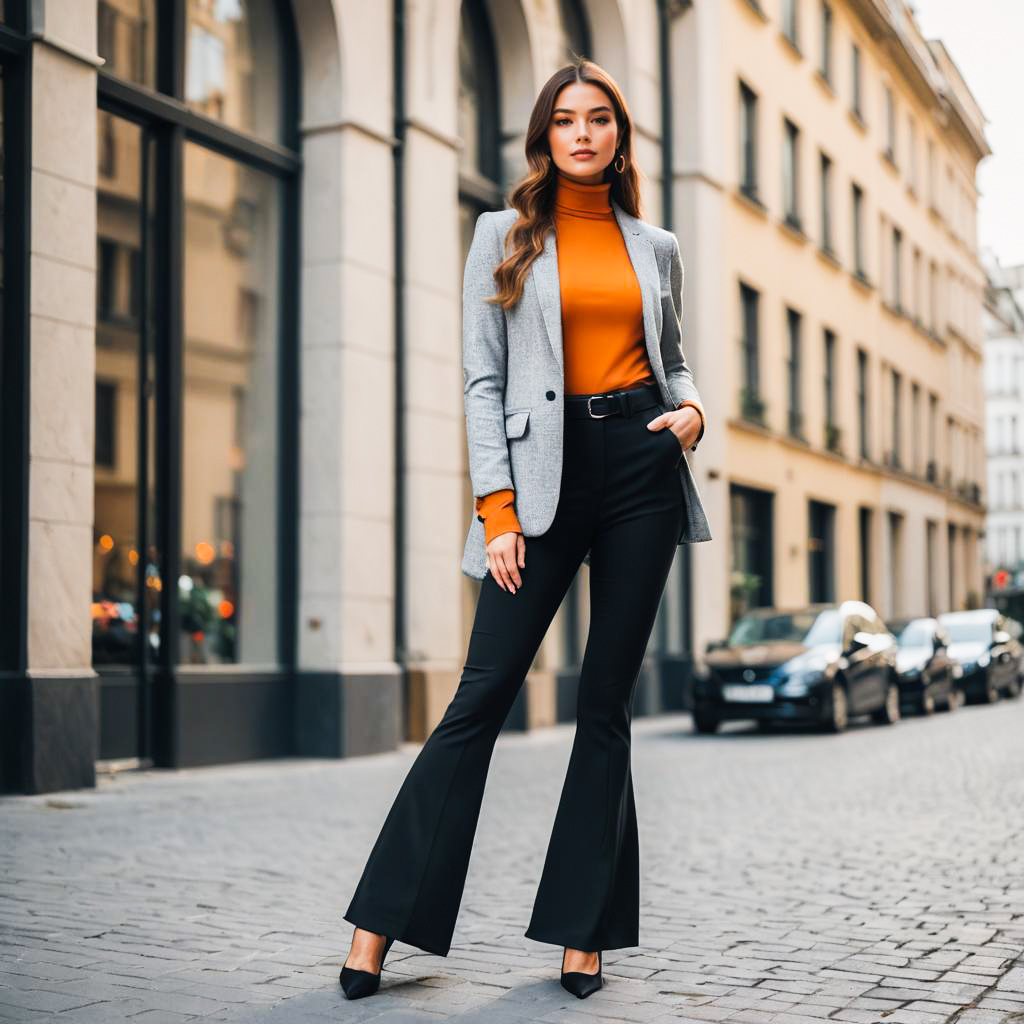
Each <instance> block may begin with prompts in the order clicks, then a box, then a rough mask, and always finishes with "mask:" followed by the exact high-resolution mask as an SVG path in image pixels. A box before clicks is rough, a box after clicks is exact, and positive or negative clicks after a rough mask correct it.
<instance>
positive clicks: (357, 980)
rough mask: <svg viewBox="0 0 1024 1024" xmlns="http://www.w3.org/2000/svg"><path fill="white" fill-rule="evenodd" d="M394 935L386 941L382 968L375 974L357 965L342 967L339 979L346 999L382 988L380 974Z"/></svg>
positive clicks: (382, 955) (381, 959) (381, 960)
mask: <svg viewBox="0 0 1024 1024" xmlns="http://www.w3.org/2000/svg"><path fill="white" fill-rule="evenodd" d="M394 941H395V940H394V938H393V937H390V936H389V937H388V941H387V942H385V943H384V952H383V953H381V956H380V970H379V971H377V973H376V974H375V973H374V972H373V971H360V970H358V969H357V968H355V967H342V969H341V974H340V975H339V976H338V980H339V981H340V982H341V987H342V988H343V989H344V990H345V998H346V999H362V997H363V996H372V995H373V993H374V992H376V991H377V989H378V988H380V976H381V973H382V972H383V970H384V958H385V957H386V956H387V955H388V950H389V949H390V948H391V943H392V942H394Z"/></svg>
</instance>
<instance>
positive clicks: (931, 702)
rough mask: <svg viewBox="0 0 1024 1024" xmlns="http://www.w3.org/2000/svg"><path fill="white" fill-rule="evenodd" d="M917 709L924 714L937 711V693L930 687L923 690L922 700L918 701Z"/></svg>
mask: <svg viewBox="0 0 1024 1024" xmlns="http://www.w3.org/2000/svg"><path fill="white" fill-rule="evenodd" d="M917 710H918V712H919V714H922V715H931V714H934V713H935V694H934V693H932V691H931V690H930V689H929V688H928V687H925V688H924V690H922V691H921V700H920V702H919V703H918V706H917Z"/></svg>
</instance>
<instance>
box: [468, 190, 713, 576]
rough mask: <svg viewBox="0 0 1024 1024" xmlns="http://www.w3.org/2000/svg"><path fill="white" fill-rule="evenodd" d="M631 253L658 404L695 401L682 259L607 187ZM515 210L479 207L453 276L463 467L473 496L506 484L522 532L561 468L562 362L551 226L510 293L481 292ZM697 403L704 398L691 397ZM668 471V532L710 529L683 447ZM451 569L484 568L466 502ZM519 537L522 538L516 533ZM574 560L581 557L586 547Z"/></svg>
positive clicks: (478, 572) (706, 532)
mask: <svg viewBox="0 0 1024 1024" xmlns="http://www.w3.org/2000/svg"><path fill="white" fill-rule="evenodd" d="M611 203H612V208H613V210H614V211H615V216H616V219H617V220H618V222H619V227H620V229H621V230H622V236H623V238H624V239H625V242H626V249H627V250H628V252H629V258H630V261H631V262H632V264H633V269H634V270H635V271H636V276H637V281H638V282H639V283H640V290H641V293H642V296H643V313H644V335H645V339H646V342H647V352H648V355H649V356H650V360H651V366H652V367H653V369H654V373H655V376H656V377H657V380H658V386H659V388H660V391H661V396H662V399H663V402H662V407H661V411H662V412H667V411H668V410H670V409H673V408H675V406H676V405H677V404H678V403H679V402H681V401H683V399H686V398H692V399H694V400H696V401H698V402H700V401H701V399H700V395H699V394H698V392H697V388H696V386H695V384H694V382H693V373H692V371H691V370H690V368H689V366H687V364H686V359H685V358H684V356H683V350H682V345H681V337H682V329H681V321H682V293H683V264H682V259H681V258H680V255H679V242H678V240H677V239H676V236H675V235H674V234H673V233H672V232H671V231H666V230H665V229H664V228H660V227H657V226H656V225H654V224H648V223H647V222H646V221H643V220H640V219H638V218H636V217H633V216H632V215H630V214H629V213H627V212H626V211H625V210H623V209H622V207H621V206H619V204H618V203H617V202H616V201H615V200H614V199H613V200H612V201H611ZM517 217H518V213H517V211H516V210H514V209H507V210H500V211H496V212H486V213H482V214H480V216H479V217H478V218H477V222H476V229H475V231H474V234H473V242H472V244H471V245H470V247H469V255H468V256H467V257H466V269H465V275H464V278H463V287H462V366H463V385H464V388H463V390H464V394H465V412H466V437H467V440H468V443H469V475H470V479H471V481H472V484H473V495H474V498H476V497H482V496H483V495H485V494H490V493H491V492H492V491H498V490H502V489H503V488H506V487H514V488H515V492H516V503H515V508H516V515H517V516H518V518H519V524H520V526H521V527H522V530H523V536H524V537H532V536H538V535H539V534H542V533H544V532H545V531H546V530H547V529H548V527H549V526H550V525H551V521H552V520H553V519H554V516H555V509H556V507H557V505H558V492H559V485H560V483H561V475H562V424H563V415H564V412H563V401H562V399H563V388H564V374H565V366H564V362H563V357H562V299H561V290H560V287H559V280H558V260H557V255H556V248H555V233H554V231H549V232H548V233H547V236H546V237H545V240H544V251H543V252H542V253H541V254H540V255H539V256H538V257H537V258H536V259H535V260H534V262H533V263H532V265H531V267H530V273H529V275H528V277H527V280H526V283H525V285H524V288H523V294H522V297H521V299H520V301H519V302H518V303H517V304H516V305H515V306H514V307H513V308H512V309H511V310H508V311H507V312H506V311H505V310H504V309H502V307H501V306H500V305H495V304H492V303H487V302H484V301H483V300H484V298H485V296H488V295H493V294H494V293H495V283H494V277H493V272H494V268H495V267H496V266H497V265H498V264H499V263H500V262H501V261H502V260H503V259H504V258H505V250H504V242H505V235H506V234H507V233H508V230H509V228H511V227H512V225H513V224H514V223H515V221H516V219H517ZM701 404H702V405H703V403H701ZM679 479H680V483H681V485H682V490H683V496H684V499H685V504H686V515H685V517H684V521H683V526H682V529H681V530H680V533H679V540H678V542H677V543H679V544H682V543H683V542H684V541H688V542H690V543H693V542H694V541H702V540H711V531H710V528H709V527H708V521H707V518H706V517H705V515H704V508H703V506H702V505H701V500H700V494H699V493H698V491H697V484H696V482H695V481H694V479H693V474H692V473H691V472H690V466H689V463H688V462H687V460H686V458H685V456H684V457H683V458H682V459H680V460H679ZM470 519H471V521H470V525H469V530H468V532H467V535H466V543H465V549H464V551H463V556H462V571H463V572H464V573H465V574H466V575H467V576H471V577H473V578H474V579H483V578H484V576H485V575H486V574H487V571H488V567H487V550H486V539H485V535H484V524H483V523H482V522H481V521H480V520H479V519H478V518H477V516H476V510H475V508H474V509H472V510H471V517H470ZM527 547H529V544H527ZM584 561H585V562H586V563H587V564H589V563H590V555H589V553H588V554H587V556H586V557H585V559H584Z"/></svg>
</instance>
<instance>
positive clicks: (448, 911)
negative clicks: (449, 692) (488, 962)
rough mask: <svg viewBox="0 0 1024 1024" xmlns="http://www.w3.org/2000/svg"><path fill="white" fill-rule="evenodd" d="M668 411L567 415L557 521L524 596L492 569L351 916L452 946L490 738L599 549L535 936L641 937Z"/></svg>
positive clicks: (676, 490)
mask: <svg viewBox="0 0 1024 1024" xmlns="http://www.w3.org/2000/svg"><path fill="white" fill-rule="evenodd" d="M659 414H660V409H659V408H658V407H657V405H656V404H652V405H651V406H649V407H647V408H645V409H640V410H635V411H634V412H633V413H632V414H631V415H629V416H622V415H613V416H608V417H606V418H603V419H576V418H572V417H569V416H567V417H566V419H565V429H564V449H563V451H564V455H563V462H562V479H561V491H560V494H559V502H558V506H557V509H556V512H555V517H554V520H553V521H552V524H551V526H550V528H549V529H548V530H547V531H546V532H545V533H544V534H542V535H540V536H536V537H527V538H526V554H525V562H526V565H525V567H524V568H522V569H521V570H520V574H521V577H522V586H521V587H520V588H519V589H518V590H517V591H516V593H515V594H512V593H509V592H508V591H506V590H503V589H502V588H501V587H500V586H499V585H498V583H497V582H495V580H494V578H493V577H492V576H491V575H490V573H488V574H487V575H486V576H485V577H484V579H483V581H482V585H481V588H480V595H479V599H478V602H477V606H476V613H475V617H474V622H473V629H472V632H471V635H470V640H469V649H468V653H467V657H466V662H465V665H464V667H463V669H462V675H461V679H460V682H459V686H458V689H457V691H456V693H455V695H454V697H453V698H452V700H451V702H450V704H449V705H448V707H447V709H446V711H445V713H444V715H443V717H442V718H441V721H440V722H439V723H438V725H437V726H436V728H435V729H434V731H433V732H432V733H431V734H430V736H429V737H428V738H427V740H426V742H425V743H424V744H423V747H422V748H421V749H420V752H419V754H418V755H417V757H416V759H415V761H414V762H413V764H412V767H411V768H410V769H409V772H408V774H407V775H406V777H405V780H404V782H403V783H402V786H401V787H400V789H399V791H398V794H397V796H396V797H395V800H394V803H393V805H392V807H391V809H390V811H389V813H388V815H387V818H386V819H385V821H384V824H383V826H382V827H381V830H380V833H379V835H378V837H377V840H376V842H375V844H374V846H373V849H372V851H371V852H370V856H369V859H368V860H367V863H366V866H365V868H364V870H363V873H362V877H361V878H360V879H359V883H358V885H357V886H356V889H355V893H354V895H353V897H352V900H351V902H350V904H349V907H348V910H347V911H346V912H345V914H344V918H345V920H347V921H349V922H351V923H352V924H354V925H356V926H358V927H360V928H365V929H367V930H369V931H372V932H376V933H378V934H384V935H389V936H394V937H395V938H396V939H398V940H399V941H401V942H405V943H408V944H410V945H413V946H417V947H419V948H420V949H423V950H426V951H428V952H430V953H436V954H439V955H441V956H447V954H448V951H449V949H450V947H451V940H452V934H453V932H454V930H455V920H456V916H457V914H458V910H459V905H460V903H461V900H462V893H463V889H464V885H465V879H466V872H467V870H468V867H469V857H470V852H471V850H472V845H473V837H474V834H475V832H476V826H477V821H478V818H479V813H480V804H481V799H482V797H483V791H484V783H485V781H486V778H487V772H488V768H489V765H490V761H491V754H492V751H493V749H494V743H495V740H496V739H497V737H498V733H499V731H500V729H501V727H502V724H503V723H504V721H505V718H506V716H507V714H508V712H509V710H510V708H511V706H512V702H513V701H514V699H515V697H516V694H517V693H518V691H519V688H520V687H521V686H522V684H523V682H524V680H525V678H526V674H527V672H528V670H529V668H530V666H531V664H532V662H533V659H534V656H535V654H536V653H537V650H538V648H539V646H540V644H541V641H542V640H543V638H544V635H545V633H546V631H547V629H548V626H549V625H550V623H551V620H552V618H553V617H554V615H555V612H556V611H557V610H558V607H559V605H560V604H561V602H562V599H563V597H564V596H565V593H566V591H567V590H568V588H569V585H570V583H571V582H572V580H573V577H574V576H575V575H576V572H577V570H578V569H579V567H580V564H581V563H582V561H583V557H584V555H586V553H587V551H588V549H589V551H590V627H589V633H588V637H587V643H586V649H585V652H584V656H583V664H582V666H581V670H580V678H579V690H578V698H577V707H576V714H577V720H576V733H575V738H574V741H573V746H572V752H571V754H570V757H569V765H568V769H567V772H566V775H565V781H564V784H563V786H562V793H561V798H560V801H559V804H558V810H557V812H556V815H555V821H554V826H553V829H552V833H551V839H550V842H549V845H548V849H547V855H546V859H545V861H544V868H543V872H542V875H541V879H540V883H539V886H538V890H537V895H536V900H535V903H534V907H533V915H532V918H531V920H530V924H529V927H528V928H527V930H526V935H527V937H528V938H532V939H537V940H539V941H541V942H549V943H554V944H556V945H559V946H567V947H569V948H572V949H580V950H586V951H592V950H598V949H601V950H605V949H616V948H620V947H623V946H636V945H639V917H640V891H639V890H640V886H639V878H640V862H639V844H638V837H637V823H636V810H635V807H634V802H633V780H632V775H631V772H630V725H631V721H632V702H633V694H634V690H635V686H636V681H637V678H638V676H639V672H640V667H641V664H642V661H643V658H644V654H645V651H646V648H647V644H648V640H649V638H650V634H651V630H652V628H653V625H654V622H655V618H656V615H657V610H658V605H659V603H660V600H661V595H662V591H663V589H664V586H665V581H666V579H667V577H668V572H669V569H670V567H671V564H672V559H673V556H674V554H675V550H676V544H677V541H678V538H679V532H680V529H681V526H682V516H683V514H684V504H683V503H684V500H685V499H684V497H683V491H682V486H681V482H680V480H679V470H678V464H679V460H680V459H681V458H682V457H683V452H682V447H681V446H680V444H679V441H678V440H677V438H676V437H675V435H674V434H673V433H672V431H671V430H668V429H664V430H660V431H651V430H648V429H647V426H646V424H647V423H648V422H649V421H650V420H652V419H653V418H654V417H655V416H657V415H659ZM515 443H516V440H515V439H512V440H510V441H509V444H515Z"/></svg>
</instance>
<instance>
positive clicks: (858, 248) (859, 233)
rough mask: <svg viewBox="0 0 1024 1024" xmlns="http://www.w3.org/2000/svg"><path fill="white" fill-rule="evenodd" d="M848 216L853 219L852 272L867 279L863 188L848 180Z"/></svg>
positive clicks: (864, 279) (860, 278)
mask: <svg viewBox="0 0 1024 1024" xmlns="http://www.w3.org/2000/svg"><path fill="white" fill-rule="evenodd" d="M850 217H851V218H852V221H853V225H852V226H853V231H852V232H851V235H852V237H851V239H850V241H851V243H852V245H853V274H854V276H855V277H856V278H858V279H859V280H861V281H866V280H867V271H866V269H865V267H864V189H863V188H862V187H861V186H860V185H858V184H857V182H855V181H853V182H850Z"/></svg>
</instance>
